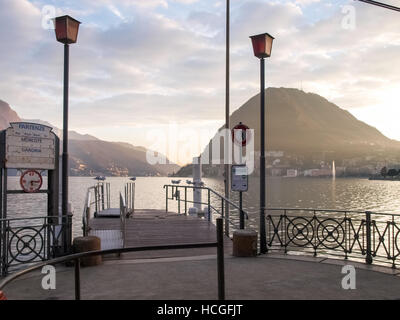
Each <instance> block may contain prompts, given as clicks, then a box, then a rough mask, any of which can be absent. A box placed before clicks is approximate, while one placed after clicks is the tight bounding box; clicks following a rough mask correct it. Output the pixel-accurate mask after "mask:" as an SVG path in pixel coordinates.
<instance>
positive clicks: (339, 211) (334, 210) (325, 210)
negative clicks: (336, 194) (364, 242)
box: [265, 208, 400, 217]
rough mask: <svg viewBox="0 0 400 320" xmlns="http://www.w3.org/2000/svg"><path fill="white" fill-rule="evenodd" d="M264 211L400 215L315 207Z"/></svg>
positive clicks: (268, 209) (399, 215)
mask: <svg viewBox="0 0 400 320" xmlns="http://www.w3.org/2000/svg"><path fill="white" fill-rule="evenodd" d="M265 210H266V211H283V210H286V211H310V212H337V213H357V214H364V213H365V212H366V211H368V212H370V213H371V214H376V215H382V216H397V217H400V214H398V213H387V212H375V211H369V210H365V211H358V210H342V209H339V210H338V209H315V208H265Z"/></svg>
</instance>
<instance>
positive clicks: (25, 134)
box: [5, 122, 56, 170]
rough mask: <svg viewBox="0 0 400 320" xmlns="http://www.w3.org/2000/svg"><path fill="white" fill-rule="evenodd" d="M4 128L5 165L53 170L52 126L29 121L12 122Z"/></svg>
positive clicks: (54, 137)
mask: <svg viewBox="0 0 400 320" xmlns="http://www.w3.org/2000/svg"><path fill="white" fill-rule="evenodd" d="M10 125H11V127H10V128H7V129H6V144H5V167H6V168H15V169H20V168H23V169H43V170H46V169H47V170H54V167H55V141H56V135H55V134H54V133H53V132H52V131H51V130H52V128H51V127H48V126H45V125H42V124H38V123H29V122H13V123H11V124H10Z"/></svg>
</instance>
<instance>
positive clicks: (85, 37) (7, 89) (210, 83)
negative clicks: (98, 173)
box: [0, 0, 400, 144]
mask: <svg viewBox="0 0 400 320" xmlns="http://www.w3.org/2000/svg"><path fill="white" fill-rule="evenodd" d="M34 3H35V5H34V4H32V3H31V2H29V1H27V0H3V1H1V2H0V38H1V39H2V43H6V44H7V46H5V47H6V50H4V49H3V50H0V70H1V74H0V98H1V99H3V100H6V101H7V102H9V103H10V104H11V105H12V106H13V107H14V108H15V109H16V110H17V111H18V112H19V113H20V115H21V116H22V117H24V118H43V119H44V120H49V121H50V122H53V123H54V124H55V125H59V126H60V125H61V123H62V113H61V110H62V63H63V56H62V53H63V49H62V45H61V44H59V43H57V42H56V41H55V39H54V38H55V37H54V31H52V30H44V29H42V27H41V19H42V15H41V8H42V6H43V5H44V4H45V2H44V1H42V2H41V0H38V1H36V2H34ZM218 3H220V5H217V6H215V5H216V4H218ZM71 4H73V5H71ZM345 4H348V2H347V1H344V0H343V1H341V0H339V1H336V2H333V3H332V4H331V6H330V7H327V3H326V2H323V1H319V2H318V1H300V0H291V1H289V0H285V1H277V0H276V1H253V0H246V1H241V2H240V3H239V2H232V25H231V88H232V91H231V109H232V110H234V109H235V108H237V107H239V106H240V105H241V104H242V103H244V102H245V101H246V100H248V99H249V98H250V97H251V96H252V95H254V94H256V93H257V92H258V90H259V78H258V77H259V74H258V70H259V69H258V68H259V66H258V60H257V59H256V58H255V57H254V56H253V54H252V49H251V43H250V40H249V36H250V35H253V34H257V33H261V32H266V31H267V32H269V33H271V34H272V35H274V36H275V37H276V40H275V42H274V46H273V52H272V57H271V58H270V59H268V60H267V63H266V68H267V69H266V70H267V84H268V86H276V87H281V86H285V87H300V86H303V88H304V89H305V90H306V91H313V92H316V93H318V94H321V95H323V96H325V97H327V98H328V99H330V100H332V101H333V102H335V103H338V104H339V105H340V106H342V107H344V108H347V109H349V110H355V108H358V109H357V110H362V108H368V110H372V109H373V106H378V105H380V106H381V109H380V110H385V105H386V103H387V99H386V100H385V92H386V93H387V92H389V91H388V90H390V92H391V97H393V92H395V91H394V88H396V87H397V88H398V85H397V84H398V83H400V81H399V80H400V79H399V77H400V75H399V74H398V70H400V59H398V57H399V53H400V52H399V51H400V40H399V39H400V31H399V30H400V28H399V27H400V26H399V23H400V22H399V19H398V14H397V13H394V12H393V13H392V12H389V11H384V10H381V9H379V8H378V9H377V8H374V7H370V6H366V5H364V4H359V3H357V2H354V7H355V9H356V27H355V30H345V29H343V27H342V20H343V17H344V14H343V13H342V10H341V5H345ZM352 4H353V3H352ZM69 5H70V6H67V5H66V4H65V3H63V2H59V9H60V10H61V11H62V12H63V13H69V12H70V11H72V12H74V13H77V14H78V15H79V13H80V14H81V15H82V17H80V16H77V18H80V19H81V20H82V21H83V24H82V25H81V29H80V32H79V39H78V43H77V44H74V45H71V50H70V52H71V72H70V80H71V86H70V99H71V103H70V105H71V106H70V108H71V113H70V116H71V121H70V125H71V127H72V128H74V129H79V130H88V131H87V132H88V133H90V128H95V127H96V128H98V126H99V124H102V125H103V126H104V127H105V128H107V127H110V126H112V125H119V126H132V125H135V124H137V123H138V121H139V122H140V124H141V125H146V126H147V125H148V126H152V125H153V126H155V127H156V126H157V125H159V124H165V123H167V122H168V121H170V120H171V119H173V120H174V121H177V122H180V123H183V124H185V125H188V126H190V125H191V124H193V123H196V121H200V122H202V123H204V122H207V123H213V125H214V126H215V128H218V127H219V126H220V125H221V124H222V122H223V119H224V90H225V7H224V3H221V2H220V1H218V2H215V1H201V2H200V1H178V0H173V1H166V0H165V1H164V0H146V1H141V0H140V1H139V0H130V1H129V0H121V1H118V2H116V1H111V0H99V1H95V2H94V1H89V0H83V1H80V2H69ZM319 13H320V16H319V17H318V18H316V15H317V14H319ZM82 18H83V19H82ZM399 92H400V90H399ZM371 108H372V109H371ZM365 110H367V109H365ZM391 110H392V109H391ZM392 111H393V110H392ZM369 112H370V111H369ZM357 113H360V112H359V111H357ZM398 116H400V114H399V115H398ZM370 118H371V117H370ZM370 118H368V119H370ZM218 121H220V122H218ZM374 125H375V126H377V125H376V124H374ZM378 128H379V126H378ZM96 130H98V129H96ZM103 132H107V129H105V130H104V131H103ZM398 138H400V131H399V132H398ZM120 140H122V139H120ZM132 140H134V138H133V137H132ZM132 142H134V143H135V144H140V143H141V142H140V141H138V142H137V143H136V142H135V141H132Z"/></svg>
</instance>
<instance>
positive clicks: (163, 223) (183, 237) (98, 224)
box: [89, 209, 232, 259]
mask: <svg viewBox="0 0 400 320" xmlns="http://www.w3.org/2000/svg"><path fill="white" fill-rule="evenodd" d="M89 226H90V231H89V235H95V236H98V237H100V239H101V242H102V249H111V248H119V247H122V244H123V241H122V231H121V221H120V219H119V218H103V217H101V218H100V217H96V218H91V219H90V220H89ZM224 240H225V241H224V247H225V252H226V253H227V254H231V252H232V244H231V240H230V239H229V238H228V237H225V238H224ZM215 241H216V227H215V225H214V224H212V223H211V222H208V221H207V220H205V219H201V218H198V217H196V216H195V217H193V216H186V215H183V214H177V213H173V212H165V211H162V210H151V209H135V212H134V213H133V214H132V216H131V217H130V218H127V219H126V220H125V247H140V246H156V245H173V244H186V243H202V242H203V243H204V242H215ZM214 254H216V249H215V248H201V249H176V250H158V251H146V252H132V253H125V254H123V255H122V256H121V259H144V258H171V257H189V256H201V255H214ZM105 258H107V259H109V258H114V259H115V258H116V256H109V257H105Z"/></svg>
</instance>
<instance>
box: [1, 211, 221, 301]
mask: <svg viewBox="0 0 400 320" xmlns="http://www.w3.org/2000/svg"><path fill="white" fill-rule="evenodd" d="M223 241H224V240H223V222H222V218H218V219H217V241H216V242H205V243H187V244H175V245H160V246H143V247H128V248H117V249H108V250H96V251H89V252H82V253H75V254H72V255H68V256H63V257H59V258H55V259H51V260H48V261H45V262H40V263H37V264H35V265H34V266H32V267H29V268H26V269H24V270H21V271H19V272H16V273H14V274H12V275H10V276H8V277H6V278H5V279H4V280H2V281H0V290H3V289H4V287H5V286H6V285H7V284H9V283H10V282H12V281H14V280H15V279H17V278H20V277H22V276H23V275H25V274H27V273H30V272H32V271H35V270H37V269H40V268H42V267H44V266H46V265H54V264H59V263H63V262H68V261H71V260H74V261H75V299H76V300H80V298H81V293H80V260H81V259H82V258H86V257H90V256H97V255H106V254H115V253H117V254H121V253H126V252H137V251H152V250H177V249H198V248H211V247H216V248H217V265H218V299H219V300H224V299H225V267H224V243H223Z"/></svg>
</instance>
